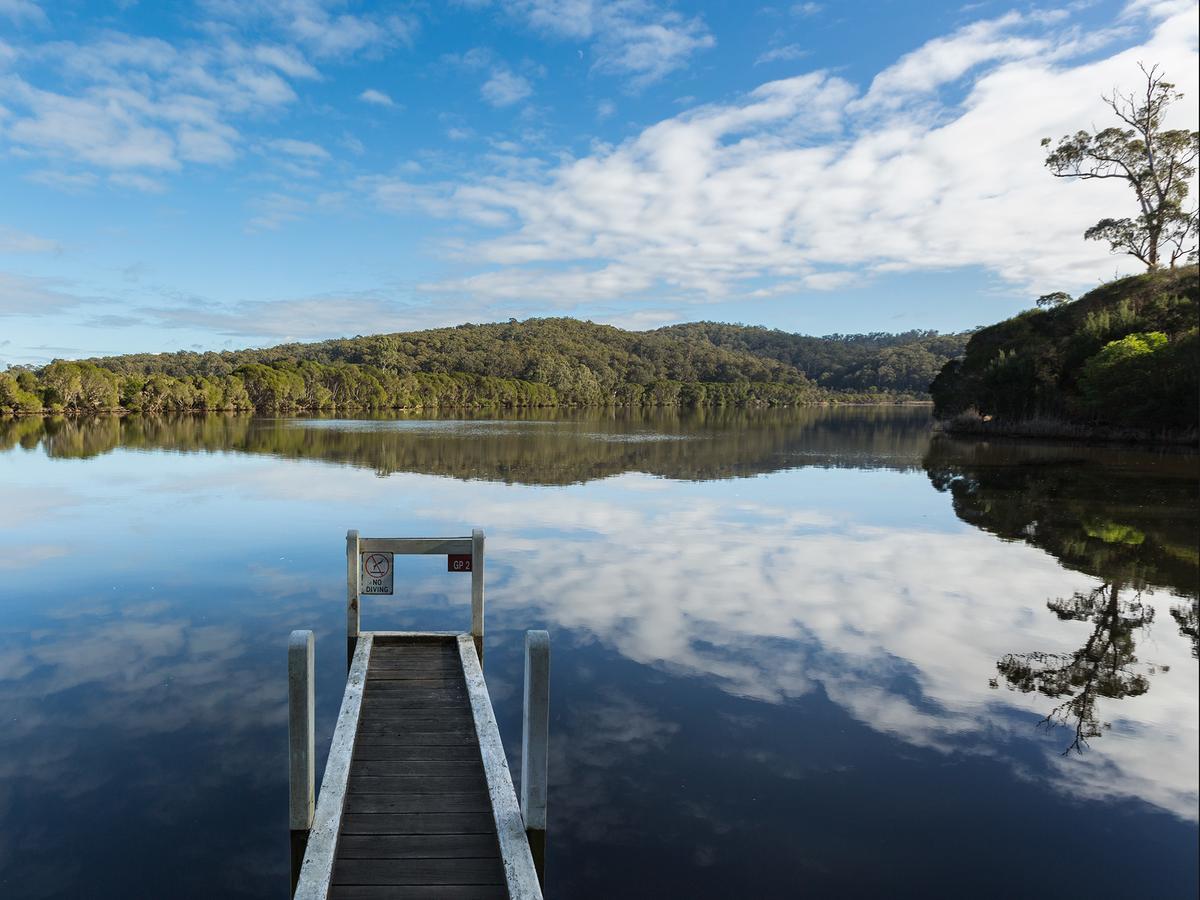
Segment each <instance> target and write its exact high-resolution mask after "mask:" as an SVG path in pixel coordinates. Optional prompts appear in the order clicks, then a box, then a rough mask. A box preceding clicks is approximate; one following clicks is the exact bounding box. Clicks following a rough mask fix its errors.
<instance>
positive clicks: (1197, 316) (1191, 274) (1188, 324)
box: [930, 265, 1200, 436]
mask: <svg viewBox="0 0 1200 900" xmlns="http://www.w3.org/2000/svg"><path fill="white" fill-rule="evenodd" d="M1064 299H1065V298H1064ZM1198 324H1200V272H1198V270H1197V267H1196V266H1194V265H1191V266H1185V267H1181V268H1178V269H1166V270H1156V271H1151V272H1148V273H1146V274H1144V275H1137V276H1133V277H1130V278H1123V279H1120V280H1118V281H1113V282H1110V283H1108V284H1105V285H1102V286H1101V287H1098V288H1096V289H1095V290H1094V291H1091V292H1090V293H1088V294H1087V295H1085V296H1083V297H1081V298H1080V299H1078V300H1075V301H1073V302H1065V303H1061V304H1059V305H1055V306H1052V307H1051V308H1048V309H1032V310H1028V311H1026V312H1023V313H1021V314H1020V315H1018V316H1014V317H1013V318H1011V319H1007V320H1006V321H1004V322H1000V323H999V324H996V325H992V326H990V327H988V328H984V329H981V330H980V331H977V332H976V333H975V334H974V335H973V336H972V337H971V339H970V341H969V342H968V343H967V348H966V354H965V355H964V356H963V358H962V359H961V360H951V361H949V362H948V363H946V365H945V367H944V368H943V369H942V371H941V372H940V373H939V374H938V376H937V378H936V379H935V380H934V382H933V384H932V385H931V389H930V391H931V394H932V395H933V400H934V412H935V414H936V415H937V416H938V417H939V418H942V419H946V420H949V422H948V425H947V427H948V428H949V429H950V430H982V431H992V432H997V433H999V432H1005V431H1013V432H1025V433H1028V432H1030V431H1036V430H1037V429H1038V427H1039V425H1038V423H1040V425H1041V426H1044V427H1045V428H1046V429H1047V430H1048V431H1052V429H1053V427H1054V425H1055V424H1056V423H1057V424H1058V425H1065V426H1067V427H1068V430H1069V429H1070V428H1075V429H1078V430H1079V431H1080V432H1087V431H1089V430H1091V431H1094V432H1095V433H1097V434H1104V433H1108V432H1114V433H1115V430H1120V431H1122V432H1123V433H1125V434H1127V435H1129V436H1136V435H1138V434H1143V435H1146V436H1153V435H1164V434H1173V435H1188V434H1189V433H1191V434H1194V432H1195V430H1196V428H1197V425H1198V424H1200V423H1198V419H1200V338H1198V336H1197V327H1198Z"/></svg>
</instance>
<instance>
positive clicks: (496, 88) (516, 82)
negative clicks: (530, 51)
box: [479, 68, 533, 107]
mask: <svg viewBox="0 0 1200 900" xmlns="http://www.w3.org/2000/svg"><path fill="white" fill-rule="evenodd" d="M479 93H480V94H481V95H482V97H483V99H484V100H486V101H487V102H488V103H490V104H491V105H492V106H499V107H502V106H512V105H513V104H514V103H519V102H520V101H522V100H524V99H525V98H526V97H528V96H529V95H530V94H532V93H533V88H532V87H531V86H530V84H529V81H528V79H526V78H525V77H524V76H522V75H517V74H516V73H515V72H512V71H509V70H508V69H503V68H501V69H494V70H493V71H492V75H491V77H490V78H489V79H488V80H487V81H485V82H484V83H483V87H481V88H480V89H479Z"/></svg>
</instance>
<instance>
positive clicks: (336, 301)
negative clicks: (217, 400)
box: [138, 207, 498, 342]
mask: <svg viewBox="0 0 1200 900" xmlns="http://www.w3.org/2000/svg"><path fill="white" fill-rule="evenodd" d="M283 208H284V209H286V207H283ZM284 214H286V213H280V215H284ZM264 227H270V226H264ZM138 315H139V316H140V317H142V318H143V319H144V320H145V321H147V322H150V323H152V324H154V325H156V326H159V327H167V328H200V329H204V330H208V331H212V332H215V333H217V334H221V335H229V336H232V337H235V338H239V339H242V340H247V339H249V340H270V341H276V342H278V341H291V340H313V339H318V338H320V339H324V338H328V337H330V336H337V335H351V334H360V333H361V334H367V333H371V334H374V333H380V332H387V331H407V330H413V329H421V328H433V327H438V326H443V325H449V324H457V323H461V322H462V321H463V317H464V316H467V317H474V318H475V319H476V320H478V321H483V320H485V319H486V318H489V317H490V318H497V317H498V316H497V315H495V314H492V315H490V316H489V315H488V313H487V312H486V311H485V310H484V308H483V307H481V306H465V307H459V308H457V309H453V310H448V309H445V308H444V307H442V306H440V305H437V304H435V305H429V304H424V303H413V302H408V301H398V300H394V299H391V298H389V297H386V296H383V295H382V294H380V293H377V292H370V291H364V292H357V293H353V292H351V293H338V294H323V295H320V296H315V297H299V298H292V299H283V300H271V301H245V302H240V303H227V304H220V303H212V302H207V301H204V302H200V301H197V302H195V303H190V304H186V305H181V306H171V307H154V308H146V309H140V310H138Z"/></svg>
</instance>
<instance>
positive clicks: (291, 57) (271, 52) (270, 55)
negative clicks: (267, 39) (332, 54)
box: [254, 44, 321, 78]
mask: <svg viewBox="0 0 1200 900" xmlns="http://www.w3.org/2000/svg"><path fill="white" fill-rule="evenodd" d="M254 58H255V59H256V60H258V61H259V62H261V63H265V64H266V65H268V66H272V67H274V68H276V69H278V70H279V71H280V72H282V73H283V74H284V75H287V76H289V77H291V78H320V77H321V74H320V73H319V72H318V71H317V70H316V69H315V68H313V67H312V65H311V64H310V63H309V62H308V60H306V59H305V58H304V55H303V54H302V53H300V51H299V50H297V49H296V48H295V47H284V46H278V45H269V44H260V45H259V46H257V47H255V48H254Z"/></svg>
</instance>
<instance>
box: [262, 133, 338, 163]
mask: <svg viewBox="0 0 1200 900" xmlns="http://www.w3.org/2000/svg"><path fill="white" fill-rule="evenodd" d="M270 146H271V147H272V148H273V149H275V150H278V151H279V152H280V153H286V154H287V155H288V156H298V157H300V158H301V159H308V160H323V159H329V151H328V150H326V149H325V148H324V147H322V146H321V145H320V144H314V143H312V142H311V141H297V140H293V139H291V138H279V139H278V140H274V141H271V144H270Z"/></svg>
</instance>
